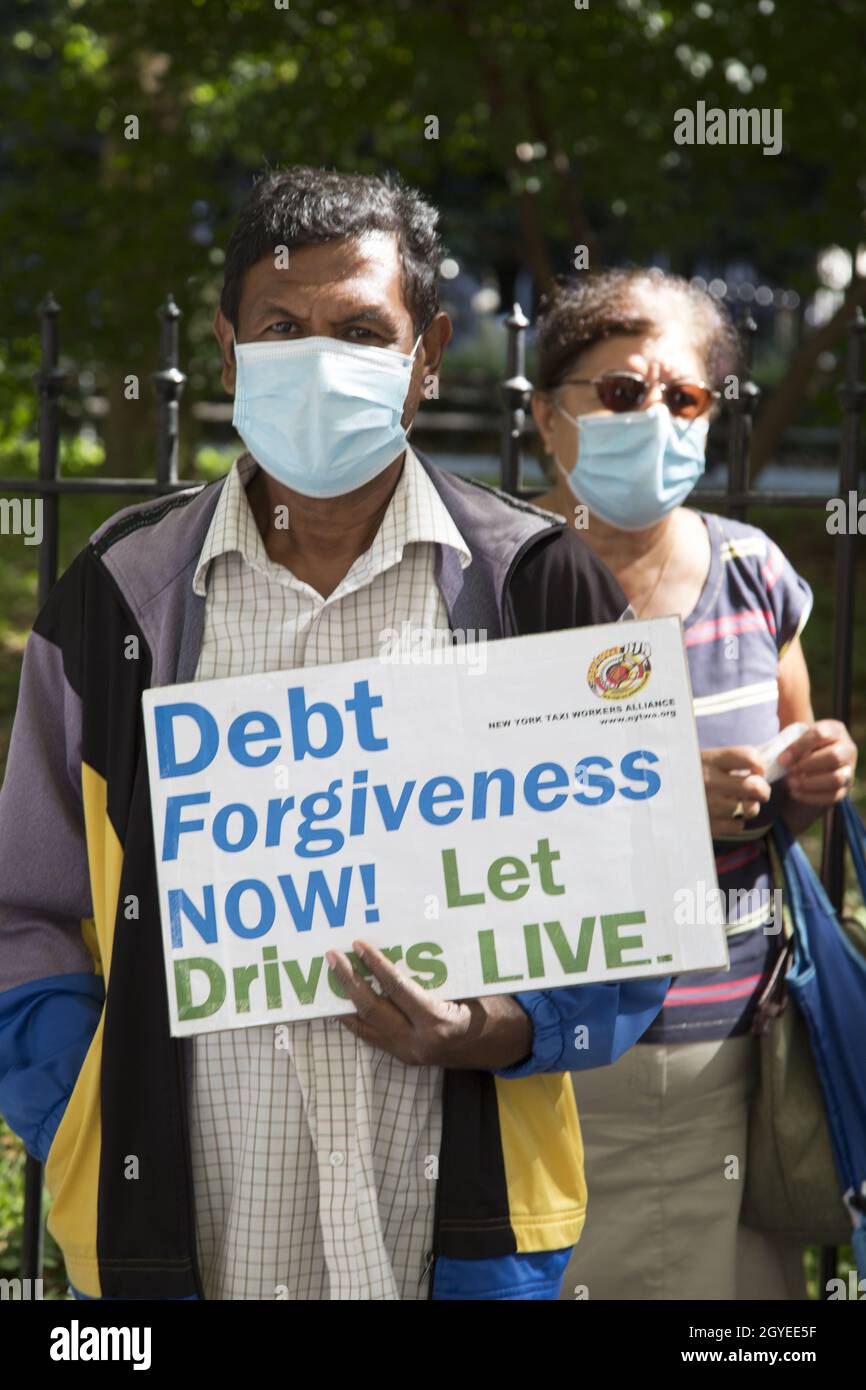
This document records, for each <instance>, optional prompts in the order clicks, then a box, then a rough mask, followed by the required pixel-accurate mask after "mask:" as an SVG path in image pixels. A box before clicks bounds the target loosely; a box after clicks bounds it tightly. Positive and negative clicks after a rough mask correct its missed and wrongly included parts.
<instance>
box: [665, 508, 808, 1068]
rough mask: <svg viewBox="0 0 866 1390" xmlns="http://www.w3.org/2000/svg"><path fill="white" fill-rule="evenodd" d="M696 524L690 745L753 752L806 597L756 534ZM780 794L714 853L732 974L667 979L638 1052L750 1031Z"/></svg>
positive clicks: (760, 978)
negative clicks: (697, 584) (698, 556)
mask: <svg viewBox="0 0 866 1390" xmlns="http://www.w3.org/2000/svg"><path fill="white" fill-rule="evenodd" d="M698 514H699V516H701V517H702V519H703V521H704V523H705V524H706V526H707V528H708V530H709V537H710V549H711V559H710V569H709V573H708V575H707V579H706V583H705V584H704V588H703V591H702V593H701V596H700V598H699V599H698V602H697V604H696V605H695V607H694V609H693V610H692V612H691V613H690V614H689V615H688V617H687V618H686V619H685V620H684V622H683V630H684V631H683V635H684V639H685V644H686V653H687V656H688V662H689V673H690V676H691V683H692V696H693V700H694V711H695V718H696V721H697V729H698V742H699V744H700V746H701V748H724V747H729V746H731V745H734V744H744V743H748V744H752V745H760V744H762V743H766V741H767V740H768V739H770V738H772V737H773V735H774V734H776V733H778V731H779V717H778V685H777V681H776V673H777V668H778V664H779V659H780V657H781V656H782V655H783V653H784V652H785V650H786V648H787V647H788V646H789V645H790V643H791V642H792V641H793V640H794V639H795V637H797V636H798V635H799V634H800V632H801V631H802V629H803V627H804V625H805V623H806V621H807V619H808V617H809V613H810V611H811V607H812V591H811V589H810V587H809V585H808V584H807V583H806V581H805V580H804V579H802V578H801V577H800V575H798V574H797V573H796V572H795V571H794V569H793V568H792V567H791V565H790V564H789V563H788V561H787V560H786V558H785V556H784V555H783V554H782V552H781V551H780V550H779V547H778V546H777V545H775V544H774V543H773V541H771V540H770V538H769V536H767V535H765V534H764V532H763V531H760V530H759V529H758V528H757V527H755V526H748V525H746V524H745V523H744V522H740V521H730V520H728V519H727V518H725V517H721V516H716V515H714V514H712V513H708V512H699V513H698ZM783 788H784V782H783V781H779V782H776V783H774V784H773V786H772V790H773V795H772V797H771V799H770V801H769V802H768V803H767V804H766V805H765V806H764V807H762V809H761V812H760V814H759V815H758V816H756V817H755V818H754V819H753V820H750V821H747V822H746V823H745V828H744V831H743V834H742V835H740V836H738V837H737V839H736V840H714V841H713V849H714V852H715V856H716V872H717V875H718V886H719V889H720V892H721V901H722V905H723V911H724V914H725V922H726V933H727V938H728V951H729V954H730V969H729V970H720V971H714V972H706V971H702V972H694V973H691V974H685V975H677V976H675V977H674V979H673V980H672V981H671V986H670V989H669V991H668V994H667V996H666V998H665V1002H664V1005H663V1007H662V1009H661V1011H660V1013H659V1014H658V1015H657V1017H656V1019H655V1020H654V1022H653V1023H652V1025H651V1026H650V1028H648V1029H647V1031H646V1033H644V1035H643V1037H642V1038H641V1040H640V1041H641V1042H648V1043H649V1042H651V1043H674V1042H702V1041H709V1040H711V1039H719V1038H727V1037H734V1036H736V1035H738V1034H741V1033H747V1032H748V1031H749V1029H750V1027H751V1023H752V1017H753V1014H754V1008H755V1003H756V1000H757V997H758V995H759V994H760V992H761V990H762V988H763V986H764V984H765V983H766V981H767V979H768V977H769V974H770V971H771V970H772V967H773V964H774V962H775V960H776V957H777V954H778V950H779V945H780V942H781V940H782V937H781V934H780V933H779V932H777V931H767V930H765V928H766V927H768V926H770V927H772V926H774V925H775V924H774V923H773V913H772V887H773V884H772V878H771V873H770V861H769V857H768V854H767V848H766V844H765V837H766V834H767V830H768V827H769V826H770V825H771V824H772V822H773V820H774V819H775V818H776V816H777V815H778V808H779V802H780V798H781V796H782V794H783ZM710 887H712V888H714V887H715V885H708V891H709V888H710ZM716 901H717V900H716ZM700 907H701V904H700V903H698V904H697V908H698V910H699V911H700ZM709 910H712V908H711V909H709ZM698 920H701V919H700V918H699V919H698Z"/></svg>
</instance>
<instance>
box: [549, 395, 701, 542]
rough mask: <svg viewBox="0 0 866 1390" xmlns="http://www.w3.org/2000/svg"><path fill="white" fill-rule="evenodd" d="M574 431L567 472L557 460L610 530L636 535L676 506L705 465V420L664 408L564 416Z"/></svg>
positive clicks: (581, 498) (581, 497) (572, 485)
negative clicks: (682, 416)
mask: <svg viewBox="0 0 866 1390" xmlns="http://www.w3.org/2000/svg"><path fill="white" fill-rule="evenodd" d="M557 410H558V411H559V412H560V414H561V415H564V416H565V418H566V419H567V420H570V421H571V423H572V424H573V425H574V426H575V428H576V429H577V432H578V441H577V442H578V449H577V463H576V464H575V467H574V470H573V472H572V473H571V474H569V473H568V472H567V470H566V469H565V468H564V467H563V465H562V464H561V463H560V461H559V459H557V460H556V463H557V466H558V468H559V469H560V471H561V473H562V474H563V476H564V478H565V481H566V482H567V483H568V485H569V487H570V488H571V490H572V492H573V493H574V494H575V496H576V497H577V499H578V501H580V502H585V503H586V505H587V506H588V507H589V509H590V511H592V512H595V513H596V515H597V516H600V517H601V519H602V521H607V522H608V523H609V524H610V525H611V526H620V527H622V529H623V530H625V531H640V530H642V529H643V527H645V526H652V524H653V523H654V522H656V521H660V520H661V518H662V517H663V516H664V515H665V514H666V513H667V512H670V511H672V510H673V508H674V507H678V506H679V504H680V503H681V502H682V501H683V500H684V498H686V497H688V495H689V493H690V492H691V490H692V488H693V487H694V486H695V484H696V483H697V481H698V478H699V477H700V476H701V474H702V473H703V471H704V468H705V467H706V458H705V452H704V451H705V449H706V442H707V431H708V429H709V421H708V420H707V419H706V417H704V416H698V417H697V418H696V419H693V420H679V419H676V418H674V416H672V415H671V413H670V411H669V410H668V408H667V406H665V405H662V404H661V403H659V404H656V405H651V406H650V407H649V408H648V409H647V410H630V411H626V412H623V413H621V414H619V415H578V416H577V417H575V416H573V415H569V414H568V412H567V411H565V410H563V408H562V406H560V405H557Z"/></svg>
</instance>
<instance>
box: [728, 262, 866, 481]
mask: <svg viewBox="0 0 866 1390" xmlns="http://www.w3.org/2000/svg"><path fill="white" fill-rule="evenodd" d="M858 304H861V305H866V279H859V278H857V279H854V280H852V281H851V284H850V285H849V286H848V290H847V292H846V294H845V299H844V301H843V303H842V304H841V305H840V306H839V308H838V309H837V310H836V313H835V314H834V315H833V317H832V318H831V319H828V320H827V322H826V323H825V324H822V326H821V327H820V328H816V329H815V330H814V332H812V333H810V334H809V336H808V338H806V339H805V341H804V342H803V343H802V344H801V345H800V347H799V348H798V349H797V351H796V352H795V353H794V356H793V358H792V359H791V365H790V366H789V368H788V370H787V372H786V373H785V375H784V377H783V378H782V380H781V381H780V383H779V385H778V386H777V387H776V389H775V391H774V392H773V394H772V395H771V396H770V397H768V399H767V402H766V404H765V405H764V406H763V408H762V409H761V410H760V411H759V412H758V418H757V420H756V421H755V427H754V430H753V431H752V449H751V460H752V476H753V477H756V476H757V474H758V471H759V470H760V468H761V467H762V466H763V465H764V464H765V463H767V462H769V460H770V459H771V458H773V456H774V455H775V453H776V450H777V449H778V447H779V444H780V443H781V440H782V435H783V434H784V432H785V430H786V429H787V427H788V425H790V424H791V422H792V420H794V419H796V417H797V413H798V411H799V409H800V407H801V405H802V402H803V398H804V396H805V395H806V391H807V388H808V386H809V383H810V381H811V379H812V376H813V374H814V371H815V364H816V362H817V360H818V358H819V357H820V355H821V353H822V352H827V351H828V349H829V348H831V347H833V346H834V345H835V344H836V343H837V342H838V340H839V338H840V336H841V335H842V334H843V333H844V331H845V326H846V324H847V323H848V320H849V319H850V318H851V317H852V315H853V313H854V310H855V309H856V308H857V305H858Z"/></svg>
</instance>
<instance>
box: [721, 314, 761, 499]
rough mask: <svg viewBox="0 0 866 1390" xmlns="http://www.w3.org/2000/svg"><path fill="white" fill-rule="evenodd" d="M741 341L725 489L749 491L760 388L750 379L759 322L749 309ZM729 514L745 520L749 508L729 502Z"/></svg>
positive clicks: (740, 491) (741, 331) (743, 322)
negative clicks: (755, 416)
mask: <svg viewBox="0 0 866 1390" xmlns="http://www.w3.org/2000/svg"><path fill="white" fill-rule="evenodd" d="M739 331H740V344H741V349H742V357H743V372H742V378H741V380H740V382H739V383H738V389H737V395H736V396H735V397H734V399H733V400H732V401H731V402H730V405H731V415H730V424H729V426H728V492H729V493H732V492H733V493H744V492H748V491H749V451H750V448H751V443H752V416H753V414H754V412H755V406H756V405H757V403H758V398H759V396H760V394H761V392H760V388H759V387H758V386H756V385H755V383H754V381H753V380H752V355H753V350H754V342H755V334H756V333H757V331H758V325H757V324H756V323H755V320H754V319H753V318H752V315H751V314H750V313H746V316H745V318H744V319H743V320H742V322H741V323H740V329H739ZM729 509H730V514H731V516H732V517H733V518H734V520H735V521H745V519H746V512H747V510H748V507H747V504H746V503H745V502H731V503H729Z"/></svg>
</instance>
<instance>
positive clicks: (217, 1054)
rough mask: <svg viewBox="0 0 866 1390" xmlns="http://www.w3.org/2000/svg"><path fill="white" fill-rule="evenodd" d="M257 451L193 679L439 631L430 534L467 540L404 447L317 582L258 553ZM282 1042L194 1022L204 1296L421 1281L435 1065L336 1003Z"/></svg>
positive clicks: (211, 547)
mask: <svg viewBox="0 0 866 1390" xmlns="http://www.w3.org/2000/svg"><path fill="white" fill-rule="evenodd" d="M257 468H258V465H257V464H256V462H255V460H254V459H253V458H252V457H251V456H250V455H249V454H245V455H242V456H241V458H240V459H238V460H237V461H236V463H235V464H234V466H233V467H232V470H231V472H230V474H229V476H228V478H227V480H226V483H225V485H224V487H223V491H222V494H221V496H220V499H219V502H218V504H217V508H216V511H215V512H214V516H213V519H212V522H211V525H210V529H209V531H208V534H207V537H206V539H205V543H204V546H203V547H202V551H201V556H200V559H199V563H198V566H197V568H196V572H195V576H194V581H193V587H194V589H195V591H196V592H197V593H199V594H202V595H206V605H205V620H204V632H203V637H202V646H201V653H200V656H199V662H198V667H197V670H196V679H197V680H211V679H214V678H216V677H223V676H235V675H238V676H239V675H248V674H250V673H253V672H259V671H281V670H290V669H292V668H293V667H298V666H315V665H323V664H326V663H330V662H335V661H351V660H354V659H357V658H360V657H370V656H375V655H378V654H379V653H380V652H381V651H382V650H383V644H384V643H386V642H390V643H391V644H392V645H393V642H394V635H395V634H401V633H403V632H405V630H406V629H405V628H404V626H403V625H404V624H411V629H412V630H417V628H419V627H422V628H424V629H432V630H434V631H435V632H441V633H443V635H444V634H445V633H447V631H448V618H447V612H446V609H445V605H444V602H443V600H442V596H441V594H440V591H439V588H438V586H437V584H436V581H435V574H434V566H435V561H436V555H437V546H439V545H448V546H452V547H453V548H454V549H455V551H456V552H457V554H458V556H459V560H460V564H461V566H463V567H464V568H465V566H466V565H468V564H469V563H470V560H471V555H470V552H469V550H468V549H467V547H466V544H465V542H464V540H463V538H462V536H461V535H460V532H459V530H458V529H457V527H456V525H455V524H454V522H453V520H452V518H451V517H450V515H449V513H448V511H447V510H446V508H445V506H444V504H443V503H442V501H441V499H440V497H439V494H438V493H437V491H436V489H435V487H434V486H433V484H432V482H431V481H430V479H429V478H428V476H427V474H426V472H425V471H424V469H423V467H422V466H421V464H420V463H419V461H418V460H417V458H416V457H415V455H414V454H413V452H412V450H411V449H410V448H407V450H406V461H405V465H404V468H403V472H402V474H401V477H400V481H399V483H398V485H397V488H396V489H395V491H394V494H393V496H392V498H391V501H390V504H389V506H388V509H387V511H386V513H385V516H384V518H383V520H382V524H381V526H380V528H379V530H378V532H377V534H376V536H375V538H374V540H373V543H372V544H371V546H370V548H369V550H367V551H366V552H365V553H364V554H363V555H360V556H359V557H358V558H357V560H355V562H354V564H353V565H352V567H351V569H350V570H349V572H348V573H347V574H346V576H345V578H344V579H343V580H342V581H341V582H340V584H339V585H338V586H337V588H336V589H335V590H334V592H333V593H332V594H330V595H329V597H328V598H323V597H322V595H321V594H319V593H317V591H316V590H315V589H314V588H313V587H312V586H311V585H309V584H306V583H304V582H303V581H301V580H299V579H297V578H296V577H295V576H294V575H293V574H292V573H291V571H290V570H288V569H287V568H286V567H285V566H284V565H280V564H277V563H276V562H275V561H273V560H271V559H270V558H269V556H268V554H267V551H266V549H265V545H264V541H263V540H262V537H261V535H260V533H259V530H258V527H257V525H256V522H255V518H254V516H253V513H252V510H251V508H250V505H249V501H248V499H247V495H246V487H247V485H248V483H249V481H250V479H251V478H252V476H253V475H254V473H255V472H256V470H257ZM289 524H291V518H289ZM282 1030H285V1031H282ZM286 1035H287V1036H288V1047H286V1046H285V1045H284V1039H285V1037H286ZM280 1041H281V1045H280V1046H276V1045H275V1044H276V1042H277V1035H276V1032H275V1028H274V1026H273V1025H267V1026H262V1027H257V1028H243V1029H231V1030H227V1031H224V1032H217V1033H207V1034H202V1035H199V1036H198V1037H196V1038H195V1039H194V1045H193V1059H194V1062H193V1078H194V1079H193V1088H192V1096H191V1105H190V1119H191V1143H192V1163H193V1185H194V1196H195V1211H196V1240H197V1248H198V1258H199V1266H200V1269H201V1274H202V1280H203V1284H204V1289H205V1293H206V1296H207V1297H208V1298H211V1299H271V1298H288V1299H397V1298H409V1299H412V1298H426V1297H427V1288H426V1284H425V1283H424V1282H423V1281H422V1274H423V1271H424V1266H425V1262H426V1257H427V1252H428V1251H429V1249H430V1240H431V1236H432V1228H433V1206H434V1200H435V1186H436V1183H435V1178H436V1174H437V1170H438V1153H439V1144H440V1139H441V1130H442V1104H441V1102H442V1072H441V1070H440V1069H438V1068H434V1067H409V1066H405V1065H404V1064H403V1063H402V1062H399V1061H398V1060H397V1059H396V1058H394V1057H391V1056H390V1055H389V1054H387V1053H385V1052H382V1051H380V1050H379V1049H378V1048H372V1047H370V1046H369V1045H367V1044H366V1043H362V1042H359V1041H358V1040H357V1039H356V1038H354V1037H353V1036H352V1034H351V1033H349V1032H348V1031H347V1030H346V1029H345V1028H343V1027H342V1026H341V1025H340V1024H339V1022H337V1021H336V1020H326V1019H315V1020H311V1021H309V1022H299V1023H292V1024H288V1025H281V1034H280Z"/></svg>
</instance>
